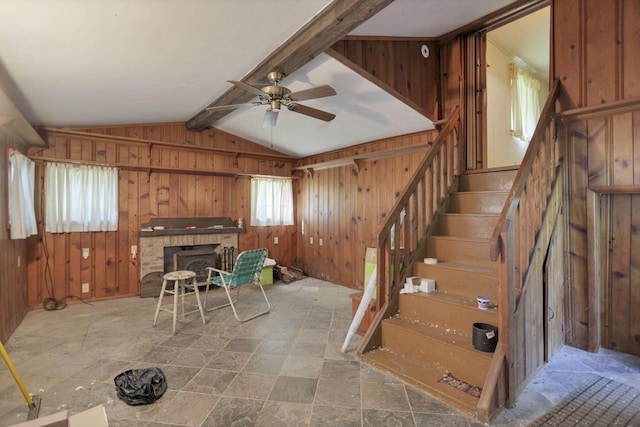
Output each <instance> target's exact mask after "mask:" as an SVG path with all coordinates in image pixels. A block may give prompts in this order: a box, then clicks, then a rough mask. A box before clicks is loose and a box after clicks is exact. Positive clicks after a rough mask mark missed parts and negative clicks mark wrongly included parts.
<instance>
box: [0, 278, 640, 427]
mask: <svg viewBox="0 0 640 427" xmlns="http://www.w3.org/2000/svg"><path fill="white" fill-rule="evenodd" d="M267 288H268V289H267V294H268V296H269V299H270V301H271V303H272V311H271V313H269V314H267V315H265V316H262V317H259V318H257V319H254V320H252V321H249V322H247V323H243V324H241V323H239V322H237V321H236V320H235V318H234V317H233V315H232V313H231V310H230V308H224V309H221V310H217V311H213V312H208V313H207V315H206V320H207V322H206V324H205V325H202V322H201V320H200V318H199V316H198V315H197V314H192V315H189V316H188V317H186V318H185V319H183V320H182V321H179V322H178V328H177V329H178V330H177V333H176V335H175V336H173V335H172V334H171V317H170V314H169V313H164V312H161V313H160V318H159V323H158V325H157V326H156V327H155V328H154V327H152V321H153V313H154V309H155V303H156V299H155V298H137V297H136V298H124V299H117V300H110V301H102V302H97V303H93V304H91V305H88V304H74V305H70V306H68V307H67V308H65V309H64V310H59V311H51V312H48V311H44V310H32V311H31V312H29V313H28V315H27V317H26V318H25V319H24V321H23V322H22V324H21V325H20V327H19V328H18V330H17V331H16V332H15V333H14V335H13V336H12V337H11V338H10V339H9V341H8V343H6V348H7V351H8V352H9V354H10V356H11V358H12V360H13V362H14V364H15V365H16V368H17V370H18V372H19V373H20V375H21V376H22V378H23V380H24V382H25V383H26V385H27V388H29V390H30V391H31V392H32V393H34V394H37V395H38V396H40V398H41V399H42V408H41V411H40V415H41V416H44V415H47V414H50V413H53V412H56V411H59V410H62V409H68V410H70V411H71V412H79V411H82V410H84V409H87V408H89V407H92V406H94V405H99V404H104V405H105V408H106V410H107V415H108V418H109V423H110V425H111V426H133V427H136V426H148V427H153V426H254V425H255V426H267V427H271V426H296V427H298V426H323V427H324V426H476V425H477V424H476V423H474V422H473V420H471V419H470V418H468V417H466V416H465V415H463V414H461V413H459V412H457V411H456V410H455V409H452V408H450V407H448V406H447V405H445V404H442V403H440V402H439V401H437V400H435V399H433V398H432V397H430V396H429V395H428V394H425V393H423V392H421V391H419V390H417V389H415V388H413V387H411V386H409V385H407V384H405V383H403V382H402V381H399V380H397V379H394V378H392V377H390V376H388V375H385V374H383V373H381V372H379V371H377V370H375V369H374V368H371V367H369V366H366V365H362V364H361V363H360V362H359V361H358V360H357V357H356V354H355V348H356V347H357V345H358V343H359V339H360V338H359V337H357V336H356V337H355V338H354V340H353V342H352V343H351V345H350V346H349V350H348V351H347V352H346V353H342V352H341V351H340V348H341V346H342V343H343V341H344V338H345V335H346V331H347V329H348V327H349V323H350V319H351V300H350V298H349V297H348V295H349V294H350V293H352V292H353V290H351V289H347V288H344V287H341V286H335V285H332V284H330V283H327V282H324V281H321V280H316V279H312V278H305V279H302V280H299V281H296V282H293V283H290V284H282V283H276V284H274V285H270V286H267ZM248 289H251V288H248ZM216 295H217V296H216V297H215V298H223V295H222V294H221V293H217V294H216ZM258 296H259V295H258V292H257V290H255V289H254V290H248V291H245V290H243V292H242V294H241V300H243V299H244V300H245V301H247V302H253V301H259V300H256V297H258ZM214 303H215V301H214ZM239 309H241V310H243V309H245V310H246V309H247V306H242V307H239ZM152 366H158V367H160V368H161V369H162V370H163V372H164V373H165V375H166V377H167V383H168V390H167V392H166V394H165V395H164V396H163V397H162V398H161V399H160V400H158V401H157V402H155V403H154V404H151V405H145V406H135V407H132V406H128V405H126V404H125V403H124V402H122V401H121V400H119V399H118V397H117V395H116V390H115V386H114V383H113V378H114V377H115V376H116V375H117V374H119V373H121V372H123V371H126V370H128V369H132V368H145V367H152ZM596 374H599V375H603V376H609V377H611V378H613V379H616V380H617V381H621V382H625V383H628V384H631V385H634V386H636V387H638V388H640V358H637V357H633V356H628V355H623V354H618V353H614V352H609V351H605V352H601V353H599V354H590V353H585V352H582V351H579V350H575V349H572V348H569V347H564V348H563V350H562V351H561V352H560V353H559V354H558V355H557V356H556V357H555V358H554V359H553V360H552V362H551V363H549V364H548V365H547V367H546V368H545V369H544V370H543V371H542V373H541V374H540V375H538V377H536V379H535V380H534V381H532V382H531V384H529V386H528V387H527V388H526V389H525V390H524V392H523V393H522V395H521V397H520V398H519V399H518V401H517V402H516V406H515V407H514V408H512V409H510V410H508V411H504V412H503V413H502V414H501V415H500V416H499V417H498V418H497V419H496V421H495V423H494V424H495V425H503V426H506V425H509V426H520V425H527V423H528V422H530V421H531V420H533V419H535V418H536V417H537V416H539V415H541V414H542V413H544V412H545V411H546V410H547V409H549V408H551V407H552V406H553V405H554V404H555V403H557V402H559V401H560V400H561V399H562V398H563V397H564V396H565V395H566V394H568V393H569V392H570V391H571V390H572V389H573V388H574V387H576V386H577V385H579V384H580V383H581V382H582V381H584V380H586V379H587V378H590V376H593V375H596ZM26 416H27V406H26V403H25V402H24V399H23V398H22V396H21V394H20V393H19V390H18V388H17V387H16V385H15V383H14V382H13V379H12V378H11V376H10V373H9V371H8V369H7V368H6V366H4V364H0V426H9V425H13V424H15V423H18V422H22V421H24V420H25V419H26Z"/></svg>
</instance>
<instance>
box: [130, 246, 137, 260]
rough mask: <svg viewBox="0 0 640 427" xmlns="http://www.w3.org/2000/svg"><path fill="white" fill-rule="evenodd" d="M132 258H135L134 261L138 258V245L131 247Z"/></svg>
mask: <svg viewBox="0 0 640 427" xmlns="http://www.w3.org/2000/svg"><path fill="white" fill-rule="evenodd" d="M131 258H133V259H136V258H138V246H137V245H131Z"/></svg>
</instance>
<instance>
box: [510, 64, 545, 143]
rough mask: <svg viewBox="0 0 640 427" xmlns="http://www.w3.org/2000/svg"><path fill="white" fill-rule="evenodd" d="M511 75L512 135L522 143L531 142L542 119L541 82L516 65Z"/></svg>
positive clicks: (511, 69)
mask: <svg viewBox="0 0 640 427" xmlns="http://www.w3.org/2000/svg"><path fill="white" fill-rule="evenodd" d="M509 67H510V70H509V71H510V73H511V134H512V135H513V136H514V137H515V138H519V139H521V140H522V141H527V142H529V140H531V137H532V136H533V132H534V131H535V130H536V125H537V123H538V118H539V117H540V112H541V111H540V110H541V107H540V97H539V96H538V95H539V93H540V80H538V79H537V78H536V77H535V76H533V75H532V74H530V73H527V72H526V71H524V70H522V69H521V68H520V67H518V66H517V65H516V64H510V66H509Z"/></svg>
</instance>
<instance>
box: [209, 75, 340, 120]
mask: <svg viewBox="0 0 640 427" xmlns="http://www.w3.org/2000/svg"><path fill="white" fill-rule="evenodd" d="M267 78H268V79H269V82H271V85H269V86H265V87H263V88H257V87H254V86H251V85H249V84H247V83H245V82H241V81H237V80H227V81H228V82H229V83H231V84H234V85H236V86H238V87H239V88H241V89H244V90H246V91H247V92H249V93H252V94H254V95H257V96H258V98H259V100H258V101H253V102H250V103H246V104H229V105H221V106H216V107H208V108H206V110H207V111H218V110H226V109H230V108H238V107H243V106H257V105H268V106H269V108H268V109H267V112H266V113H265V115H264V121H263V122H262V127H263V128H271V127H274V126H275V125H276V120H277V119H278V113H279V112H280V109H281V107H283V106H284V107H287V109H288V110H289V111H293V112H294V113H299V114H304V115H305V116H309V117H313V118H314V119H320V120H324V121H325V122H330V121H331V120H333V119H335V117H336V115H335V114H331V113H327V112H326V111H322V110H318V109H316V108H312V107H307V106H306V105H302V104H299V103H298V102H300V101H306V100H309V99H316V98H324V97H325V96H333V95H335V94H336V91H335V90H334V89H333V88H332V87H331V86H327V85H324V86H318V87H314V88H311V89H305V90H300V91H297V92H291V91H290V90H289V89H287V88H286V87H284V86H279V85H278V83H280V82H281V81H282V79H283V78H284V74H283V73H281V72H279V71H272V72H270V73H269V74H267Z"/></svg>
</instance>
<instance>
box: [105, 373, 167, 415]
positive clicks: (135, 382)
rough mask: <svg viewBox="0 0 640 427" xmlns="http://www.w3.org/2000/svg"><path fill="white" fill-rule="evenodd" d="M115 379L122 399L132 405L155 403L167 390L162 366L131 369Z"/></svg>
mask: <svg viewBox="0 0 640 427" xmlns="http://www.w3.org/2000/svg"><path fill="white" fill-rule="evenodd" d="M113 381H114V382H115V383H116V390H117V392H118V397H119V398H120V400H122V401H124V402H125V403H126V404H127V405H131V406H137V405H148V404H149V403H153V402H155V401H156V400H158V399H160V398H161V397H162V395H163V394H164V392H165V391H167V380H166V378H165V377H164V373H163V372H162V370H160V368H146V369H130V370H128V371H126V372H123V373H121V374H118V375H117V376H116V377H115V378H114V379H113Z"/></svg>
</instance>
